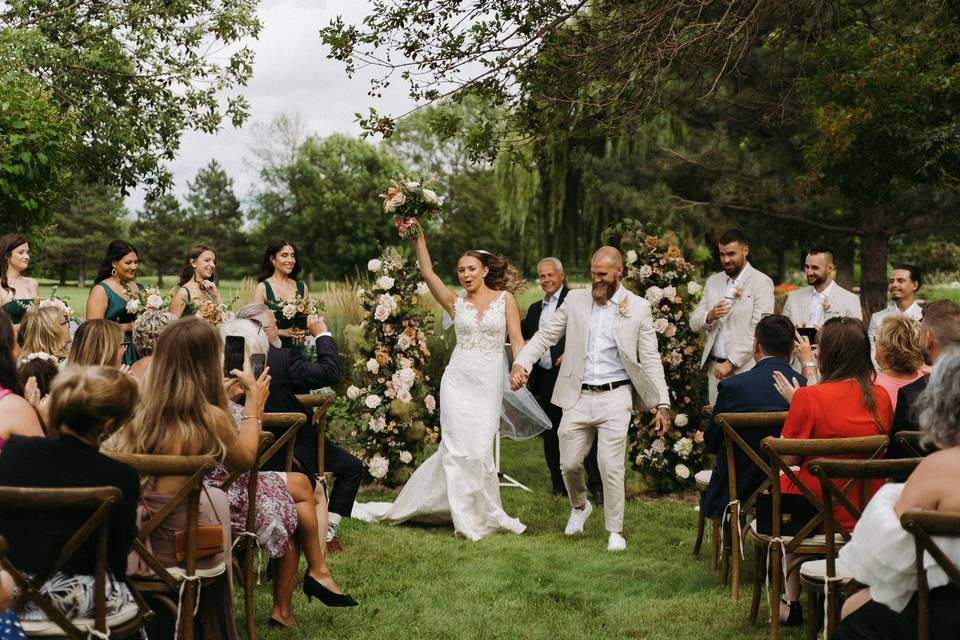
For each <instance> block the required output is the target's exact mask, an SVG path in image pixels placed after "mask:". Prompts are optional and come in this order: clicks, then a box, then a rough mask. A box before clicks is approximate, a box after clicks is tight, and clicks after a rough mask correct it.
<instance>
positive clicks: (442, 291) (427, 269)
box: [397, 221, 457, 318]
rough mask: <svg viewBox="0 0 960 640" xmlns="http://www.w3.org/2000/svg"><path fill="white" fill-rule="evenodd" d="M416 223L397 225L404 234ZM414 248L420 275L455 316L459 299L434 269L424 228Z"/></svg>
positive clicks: (414, 240)
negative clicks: (456, 301) (455, 305)
mask: <svg viewBox="0 0 960 640" xmlns="http://www.w3.org/2000/svg"><path fill="white" fill-rule="evenodd" d="M414 224H418V223H417V222H414V221H410V222H408V221H404V222H402V223H401V224H399V225H398V226H397V229H398V230H399V231H400V234H401V235H404V234H405V233H406V231H407V229H409V228H410V226H411V225H414ZM413 248H414V250H415V251H416V254H417V266H418V267H420V275H421V276H423V281H424V282H426V283H427V287H428V288H429V289H430V293H431V295H433V299H434V300H436V301H437V302H438V303H439V304H440V306H441V307H443V310H444V311H446V312H447V313H449V314H450V317H451V318H452V317H453V316H454V310H453V303H454V301H455V300H456V299H457V296H456V294H454V293H453V292H452V291H450V289H449V288H447V285H445V284H444V283H443V280H441V279H440V276H438V275H437V274H436V272H435V271H434V270H433V262H432V261H431V260H430V252H429V251H427V241H426V239H424V237H423V228H421V229H420V233H418V234H417V235H416V236H415V237H414V239H413Z"/></svg>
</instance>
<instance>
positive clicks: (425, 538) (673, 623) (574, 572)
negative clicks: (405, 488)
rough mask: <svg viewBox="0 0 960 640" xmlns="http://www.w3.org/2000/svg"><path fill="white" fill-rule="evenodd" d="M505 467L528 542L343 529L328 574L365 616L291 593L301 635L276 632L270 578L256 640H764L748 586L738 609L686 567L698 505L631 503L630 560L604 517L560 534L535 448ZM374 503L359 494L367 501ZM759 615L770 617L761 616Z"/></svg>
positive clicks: (713, 582)
mask: <svg viewBox="0 0 960 640" xmlns="http://www.w3.org/2000/svg"><path fill="white" fill-rule="evenodd" d="M503 468H504V471H505V472H506V473H508V474H510V475H511V476H513V477H515V478H517V479H518V480H520V481H522V482H525V483H527V484H528V485H529V486H530V487H531V488H532V489H533V490H534V493H528V492H526V491H523V490H521V489H512V488H511V489H508V488H505V489H503V490H502V496H503V502H504V506H505V508H506V509H507V511H508V513H510V514H511V515H514V516H517V517H519V518H520V519H521V520H523V522H524V523H525V524H526V525H527V531H526V532H525V533H524V534H523V535H521V536H516V535H512V534H499V535H495V536H491V537H488V538H486V539H484V540H481V541H480V542H476V543H472V542H468V541H465V540H463V539H459V538H455V537H454V536H453V532H452V528H450V527H426V526H410V525H405V526H399V527H391V526H384V525H374V524H366V523H363V522H357V521H354V520H349V521H345V522H344V524H342V525H341V531H342V538H343V541H344V544H345V545H346V551H345V552H344V553H341V554H336V555H333V556H332V558H331V560H330V564H331V567H332V570H333V572H334V575H335V576H336V578H337V580H338V581H339V583H340V584H341V586H343V587H344V588H345V589H346V590H347V591H348V592H349V593H350V594H351V595H353V596H354V597H355V598H357V600H359V601H360V606H359V607H356V608H353V609H339V610H338V609H328V608H326V607H324V606H322V605H320V604H318V603H317V601H314V602H313V603H312V604H308V603H307V602H306V599H305V598H304V597H303V595H302V594H300V593H298V594H297V595H296V596H295V597H294V607H295V615H296V617H297V625H298V626H297V629H296V631H292V632H283V631H275V630H272V629H268V628H267V627H266V618H267V616H269V613H270V608H271V597H270V588H269V584H268V583H266V582H265V583H264V584H263V585H262V586H260V587H259V588H258V590H257V597H258V600H257V613H258V616H259V618H258V633H259V634H260V636H261V637H262V638H267V639H270V638H311V639H312V638H333V639H336V640H348V639H353V638H357V639H360V638H362V639H364V640H375V639H393V638H450V639H454V638H458V639H459V638H490V639H494V638H496V639H500V638H525V639H526V638H529V639H543V640H557V639H561V638H571V639H573V638H578V639H579V638H591V639H592V638H598V639H600V638H649V639H663V640H688V639H689V640H693V639H701V638H708V639H711V640H714V639H715V640H720V639H724V638H729V639H740V638H751V639H752V638H756V639H757V640H760V639H761V638H766V637H767V627H766V625H765V624H764V625H757V626H752V625H750V624H749V623H748V622H747V620H746V616H747V610H748V607H749V598H750V592H749V582H747V584H746V586H745V593H743V594H742V595H741V598H740V602H739V603H736V604H735V603H734V602H733V601H732V600H731V599H730V596H729V593H728V591H726V590H724V589H722V588H721V587H720V586H719V583H718V581H717V578H716V577H715V576H714V575H713V574H711V573H710V572H709V569H708V567H707V560H706V558H705V557H704V558H703V559H702V560H695V559H694V558H693V556H692V554H691V551H692V548H693V541H694V539H695V537H696V529H695V524H696V513H695V512H694V510H693V507H694V499H693V498H692V497H689V498H687V499H683V500H681V499H669V498H665V499H645V498H641V499H638V500H634V501H631V502H628V504H627V513H626V523H625V528H626V535H627V541H628V548H627V551H626V552H624V553H619V554H616V553H608V552H607V551H606V541H607V536H606V533H605V531H604V530H603V525H602V517H601V516H600V513H599V511H595V512H594V514H593V515H592V516H591V517H590V520H589V521H588V523H587V528H586V531H585V533H584V535H582V536H580V537H576V538H567V537H565V536H564V535H563V531H562V530H563V526H564V524H565V523H566V518H567V514H568V512H569V506H568V502H567V501H566V499H565V498H563V499H562V498H555V497H551V496H550V495H549V491H548V489H549V478H548V474H547V470H546V467H545V465H544V463H543V457H542V448H541V444H540V440H539V439H534V440H532V441H529V442H521V443H513V442H508V443H504V446H503ZM373 497H376V495H375V494H365V495H363V496H362V499H364V500H367V499H371V498H373ZM383 497H385V498H386V499H392V498H391V497H390V496H389V495H385V496H383ZM748 553H749V552H748ZM749 558H750V556H749V555H748V561H749ZM748 564H749V562H748ZM744 580H746V574H745V578H744ZM239 604H240V602H239V601H238V611H240V610H241V609H240V608H239ZM761 618H762V620H764V621H765V620H766V608H765V607H763V608H761ZM799 637H800V633H798V632H797V631H796V630H792V629H791V630H786V631H782V632H781V638H784V639H786V640H792V639H795V638H799Z"/></svg>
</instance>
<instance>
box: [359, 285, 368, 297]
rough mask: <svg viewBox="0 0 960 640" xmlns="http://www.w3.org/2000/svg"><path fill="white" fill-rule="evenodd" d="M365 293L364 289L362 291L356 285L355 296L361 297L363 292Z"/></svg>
mask: <svg viewBox="0 0 960 640" xmlns="http://www.w3.org/2000/svg"><path fill="white" fill-rule="evenodd" d="M365 293H366V291H364V290H363V288H361V287H357V297H358V298H362V297H363V294H365Z"/></svg>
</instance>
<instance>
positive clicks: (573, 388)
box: [515, 288, 670, 409]
mask: <svg viewBox="0 0 960 640" xmlns="http://www.w3.org/2000/svg"><path fill="white" fill-rule="evenodd" d="M621 290H622V291H623V292H624V294H625V295H624V297H623V298H622V299H621V300H623V303H622V306H621V308H622V309H623V312H622V313H621V311H620V310H619V309H618V310H617V311H615V312H614V313H615V316H614V317H615V319H614V331H615V336H614V338H615V340H616V343H617V351H618V353H619V354H620V361H621V362H622V363H623V368H624V369H625V370H626V372H627V376H628V377H629V378H630V382H631V383H632V387H633V404H634V406H635V407H637V408H638V409H648V408H651V407H656V406H657V405H667V406H669V405H670V392H669V390H668V389H667V381H666V378H665V377H664V374H663V362H662V361H661V359H660V352H659V350H658V348H657V333H656V331H655V330H654V328H653V316H652V314H651V313H650V303H649V302H647V301H646V300H644V299H643V298H641V297H639V296H637V295H634V294H633V293H631V292H630V291H628V290H627V289H625V288H624V289H621ZM592 309H593V296H592V295H591V292H590V289H574V290H572V291H570V293H569V294H567V298H566V300H565V301H564V303H563V304H562V305H560V306H559V307H558V308H557V311H556V313H554V315H553V318H552V319H551V320H550V322H549V323H547V325H546V326H545V327H543V328H542V329H540V330H539V331H537V333H535V334H534V335H533V337H532V338H530V340H529V342H527V344H526V345H525V346H524V347H523V350H521V351H520V353H519V354H518V355H517V358H516V360H515V363H517V364H520V365H521V366H522V367H523V368H524V369H526V371H527V372H528V373H529V372H530V371H531V370H532V369H533V365H534V363H536V362H537V361H538V360H539V359H540V356H542V355H543V354H544V353H545V352H546V350H547V349H549V348H550V347H551V346H553V345H554V344H556V343H557V341H559V340H560V338H562V337H564V335H566V337H567V342H566V347H565V350H564V353H563V362H562V363H561V365H560V372H559V373H558V375H557V384H556V386H555V387H554V390H553V397H552V398H551V402H553V404H555V405H557V406H558V407H560V408H561V409H570V408H571V407H573V405H575V404H576V402H577V400H578V399H579V398H580V391H581V385H582V384H583V373H584V369H585V368H586V363H587V341H588V339H589V335H590V321H591V311H592Z"/></svg>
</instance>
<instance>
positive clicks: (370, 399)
mask: <svg viewBox="0 0 960 640" xmlns="http://www.w3.org/2000/svg"><path fill="white" fill-rule="evenodd" d="M381 402H383V401H382V400H381V399H380V396H378V395H376V394H374V393H371V394H370V395H368V396H367V397H366V398H365V399H364V401H363V404H365V405H367V407H368V408H369V409H376V408H377V407H379V406H380V403H381Z"/></svg>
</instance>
